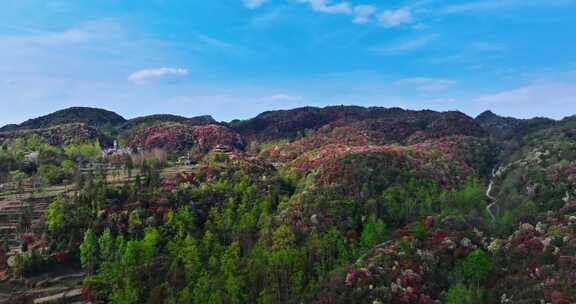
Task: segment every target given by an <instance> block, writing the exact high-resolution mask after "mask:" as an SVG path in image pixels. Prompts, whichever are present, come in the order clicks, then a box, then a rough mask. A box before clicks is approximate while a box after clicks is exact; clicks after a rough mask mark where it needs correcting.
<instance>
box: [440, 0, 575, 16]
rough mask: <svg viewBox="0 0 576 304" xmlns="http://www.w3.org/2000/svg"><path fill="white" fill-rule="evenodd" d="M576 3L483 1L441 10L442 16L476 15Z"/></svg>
mask: <svg viewBox="0 0 576 304" xmlns="http://www.w3.org/2000/svg"><path fill="white" fill-rule="evenodd" d="M574 3H576V2H575V1H574V0H484V1H473V2H468V3H462V4H452V5H448V6H446V7H444V8H442V9H441V10H440V11H441V12H442V13H444V14H458V13H476V12H483V11H495V10H502V9H513V8H519V7H526V6H536V5H545V6H558V5H567V4H574Z"/></svg>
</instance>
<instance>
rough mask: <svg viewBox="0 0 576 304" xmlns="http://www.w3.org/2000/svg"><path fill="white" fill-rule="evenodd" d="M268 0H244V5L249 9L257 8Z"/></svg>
mask: <svg viewBox="0 0 576 304" xmlns="http://www.w3.org/2000/svg"><path fill="white" fill-rule="evenodd" d="M266 2H268V0H242V3H244V6H246V7H247V8H249V9H257V8H259V7H260V6H262V5H263V4H264V3H266Z"/></svg>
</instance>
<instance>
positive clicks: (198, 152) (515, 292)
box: [0, 106, 576, 304]
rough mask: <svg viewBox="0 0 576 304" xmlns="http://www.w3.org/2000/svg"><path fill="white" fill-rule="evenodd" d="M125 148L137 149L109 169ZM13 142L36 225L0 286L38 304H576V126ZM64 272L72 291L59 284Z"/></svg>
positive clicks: (144, 131) (297, 121) (21, 190)
mask: <svg viewBox="0 0 576 304" xmlns="http://www.w3.org/2000/svg"><path fill="white" fill-rule="evenodd" d="M82 119H83V118H82ZM82 119H80V120H82ZM54 121H55V122H56V121H58V120H54ZM104 132H105V134H106V135H103V134H104ZM17 139H20V140H17ZM38 139H40V142H42V143H46V144H47V145H39V144H38ZM110 140H119V141H120V142H121V143H122V146H123V147H126V149H119V150H114V149H111V150H106V151H105V153H106V154H105V156H102V155H103V153H102V150H101V149H100V146H99V145H95V144H94V142H95V141H100V143H101V144H102V143H104V142H105V143H106V144H104V145H105V146H106V145H109V144H110ZM1 141H3V142H5V143H6V144H5V145H3V148H2V150H0V173H1V174H0V181H2V182H4V183H3V184H1V185H2V187H3V189H6V190H5V192H0V207H1V206H4V209H2V210H0V211H2V212H3V213H2V215H4V216H5V217H8V216H10V215H11V214H18V219H17V220H16V219H11V220H10V221H9V222H6V225H5V226H4V227H5V228H2V229H4V230H6V231H7V232H5V234H0V236H2V235H4V241H0V242H5V244H7V245H9V249H10V250H8V251H6V250H4V251H2V250H3V249H2V248H3V247H0V262H1V261H2V260H3V259H2V257H3V256H10V257H13V259H14V260H12V261H15V259H18V262H10V263H6V265H3V264H2V263H0V277H2V276H5V277H6V278H10V279H12V281H6V282H9V283H7V284H8V285H9V286H10V288H12V290H15V292H14V295H17V296H21V297H22V298H24V299H27V297H28V298H29V299H38V298H39V297H41V296H46V293H45V289H44V288H45V286H52V285H54V286H56V287H58V288H59V289H57V290H68V289H70V288H73V289H72V291H73V292H74V293H73V294H74V295H75V297H76V298H75V300H78V299H80V298H82V299H83V301H86V302H98V301H102V302H112V303H142V302H149V303H197V302H198V303H292V302H294V303H317V304H327V303H330V304H332V303H371V304H375V303H379V304H383V303H401V304H411V303H415V304H435V303H448V304H477V303H480V304H482V303H516V302H513V300H514V301H518V302H517V303H534V301H536V300H537V301H540V300H544V301H545V302H546V303H553V304H568V303H573V302H574V301H576V294H575V293H574V292H573V291H574V290H575V289H574V288H576V286H575V285H574V282H576V280H573V273H574V271H575V270H576V258H575V256H576V209H575V203H574V201H575V198H576V182H575V181H576V165H575V164H576V153H575V152H574V151H576V119H574V117H568V118H566V119H564V120H562V121H554V120H549V119H543V118H535V119H527V120H521V119H515V118H509V117H500V116H498V115H496V114H494V113H492V112H489V111H487V112H484V113H483V114H481V115H479V116H478V117H476V118H471V117H469V116H467V115H465V114H463V113H461V112H456V111H450V112H436V111H411V110H404V109H400V108H381V107H370V108H364V107H356V106H334V107H325V108H314V107H306V108H298V109H293V110H284V111H270V112H265V113H262V114H260V115H258V116H256V117H255V118H252V119H248V120H243V121H239V120H236V121H232V122H230V123H216V122H215V121H214V120H213V119H212V118H211V117H209V116H201V117H196V118H186V117H181V116H176V115H151V116H145V117H140V118H135V119H132V120H129V121H124V122H122V123H118V124H115V125H113V126H111V125H110V124H108V125H106V126H103V125H102V126H101V127H100V129H97V128H95V127H91V126H89V125H88V124H85V123H84V124H58V125H55V126H53V127H48V128H40V129H30V130H28V129H24V130H19V131H14V132H3V133H0V142H1ZM31 155H32V156H34V155H35V157H31ZM36 184H39V186H38V185H36ZM35 185H36V186H35ZM489 185H490V186H489ZM45 188H48V189H52V191H53V192H50V194H47V193H45V192H43V191H44V190H43V189H45ZM35 189H40V190H35ZM55 189H60V190H55ZM62 189H64V190H62ZM35 191H37V192H35ZM65 191H68V193H66V192H65ZM54 193H55V194H54ZM24 197H28V198H30V199H29V201H32V199H31V198H34V197H42V198H43V201H42V202H43V204H44V205H42V206H38V208H35V209H33V211H34V212H32V213H29V212H28V211H26V210H27V209H26V207H25V205H23V204H19V202H20V201H24V199H23V198H24ZM3 201H5V202H4V203H3ZM46 201H49V202H50V204H47V203H46ZM40 207H41V208H40ZM0 209H1V208H0ZM27 212H28V213H27ZM42 212H45V214H44V215H42ZM0 227H2V226H1V225H0ZM2 229H0V231H1V230H2ZM0 240H2V239H1V238H0ZM8 264H10V265H8ZM149 273H154V274H155V275H154V276H150V275H147V274H149ZM59 275H64V276H71V277H72V278H76V279H75V280H72V282H73V283H70V284H72V287H70V286H62V285H59V284H58V283H57V281H56V283H50V282H47V281H46V279H45V278H46V277H55V276H59ZM78 277H80V278H83V279H82V280H78V279H77V278H78ZM14 278H22V280H23V282H24V283H23V285H18V284H17V283H16V281H15V280H14ZM23 286H26V287H23ZM29 286H31V287H30V288H28V287H29ZM523 286H527V287H528V288H523ZM66 288H68V289H66ZM0 293H1V291H0ZM80 295H81V296H80ZM512 299H513V300H512ZM62 301H64V300H62ZM64 302H65V301H64ZM69 302H70V301H69ZM24 303H26V302H24ZM537 303H538V302H537Z"/></svg>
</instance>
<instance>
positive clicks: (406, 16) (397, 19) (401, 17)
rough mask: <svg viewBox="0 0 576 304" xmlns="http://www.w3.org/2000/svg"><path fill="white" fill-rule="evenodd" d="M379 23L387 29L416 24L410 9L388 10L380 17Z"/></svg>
mask: <svg viewBox="0 0 576 304" xmlns="http://www.w3.org/2000/svg"><path fill="white" fill-rule="evenodd" d="M378 22H380V24H382V25H384V26H385V27H396V26H400V25H405V24H410V23H412V22H414V18H413V16H412V12H411V11H410V10H408V9H405V8H403V9H399V10H387V11H384V12H382V13H381V14H379V15H378Z"/></svg>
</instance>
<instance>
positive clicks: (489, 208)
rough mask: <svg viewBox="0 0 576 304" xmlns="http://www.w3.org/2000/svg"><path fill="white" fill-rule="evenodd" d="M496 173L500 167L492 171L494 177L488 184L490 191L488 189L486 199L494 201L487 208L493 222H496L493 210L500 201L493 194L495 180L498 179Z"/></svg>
mask: <svg viewBox="0 0 576 304" xmlns="http://www.w3.org/2000/svg"><path fill="white" fill-rule="evenodd" d="M496 172H498V167H494V169H492V177H491V178H490V184H488V189H486V197H487V198H488V199H489V200H490V201H492V202H491V203H490V204H488V206H486V211H487V212H488V214H489V215H490V218H491V219H492V221H493V222H494V221H496V216H495V215H494V212H493V211H492V208H493V207H494V206H496V203H497V202H498V200H496V198H495V197H493V196H492V194H491V193H492V189H493V188H494V180H495V179H496Z"/></svg>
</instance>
